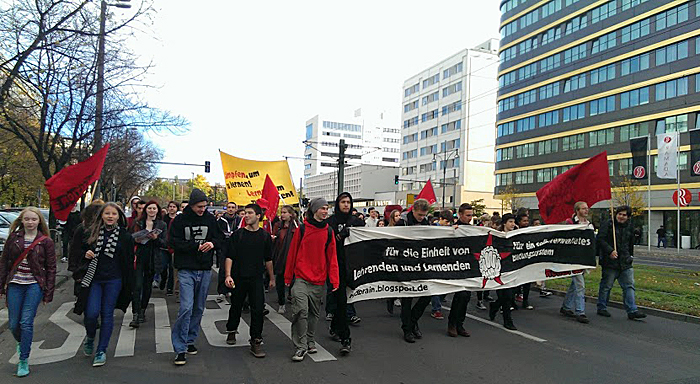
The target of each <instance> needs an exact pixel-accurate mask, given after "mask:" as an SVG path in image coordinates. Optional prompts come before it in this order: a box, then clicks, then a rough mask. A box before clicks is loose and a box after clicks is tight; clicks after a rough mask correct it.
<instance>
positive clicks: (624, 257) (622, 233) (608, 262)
mask: <svg viewBox="0 0 700 384" xmlns="http://www.w3.org/2000/svg"><path fill="white" fill-rule="evenodd" d="M615 235H616V240H617V259H612V258H610V253H612V251H613V250H614V249H615V248H614V244H615V243H614V241H613V234H612V220H607V221H604V222H603V223H602V225H601V226H600V231H598V237H597V239H596V243H597V244H598V256H599V257H600V265H601V266H602V267H603V268H612V269H617V270H625V269H629V268H632V261H633V260H634V230H633V226H632V221H631V220H627V222H626V223H625V224H620V223H618V222H615Z"/></svg>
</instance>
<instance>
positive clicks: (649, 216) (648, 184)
mask: <svg viewBox="0 0 700 384" xmlns="http://www.w3.org/2000/svg"><path fill="white" fill-rule="evenodd" d="M651 165H652V164H651V134H649V135H647V213H648V219H647V221H648V225H647V237H648V240H649V241H647V252H651Z"/></svg>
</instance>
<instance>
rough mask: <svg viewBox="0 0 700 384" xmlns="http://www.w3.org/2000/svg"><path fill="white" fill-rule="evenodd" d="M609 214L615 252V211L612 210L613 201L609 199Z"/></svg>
mask: <svg viewBox="0 0 700 384" xmlns="http://www.w3.org/2000/svg"><path fill="white" fill-rule="evenodd" d="M610 215H611V217H612V233H613V247H614V249H615V252H617V235H616V234H615V219H616V218H615V211H614V210H613V202H612V200H610Z"/></svg>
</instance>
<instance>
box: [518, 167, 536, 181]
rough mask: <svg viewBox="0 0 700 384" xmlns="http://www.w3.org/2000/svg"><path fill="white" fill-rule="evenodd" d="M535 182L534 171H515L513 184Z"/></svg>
mask: <svg viewBox="0 0 700 384" xmlns="http://www.w3.org/2000/svg"><path fill="white" fill-rule="evenodd" d="M534 182H535V171H534V170H531V171H520V172H515V184H532V183H534Z"/></svg>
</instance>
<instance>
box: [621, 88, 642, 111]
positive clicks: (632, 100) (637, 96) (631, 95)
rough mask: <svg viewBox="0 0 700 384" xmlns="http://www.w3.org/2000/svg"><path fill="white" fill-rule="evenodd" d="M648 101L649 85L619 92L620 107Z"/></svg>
mask: <svg viewBox="0 0 700 384" xmlns="http://www.w3.org/2000/svg"><path fill="white" fill-rule="evenodd" d="M648 102H649V87H644V88H639V89H634V90H631V91H627V92H622V93H621V94H620V109H625V108H629V107H636V106H638V105H644V104H647V103H648Z"/></svg>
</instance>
